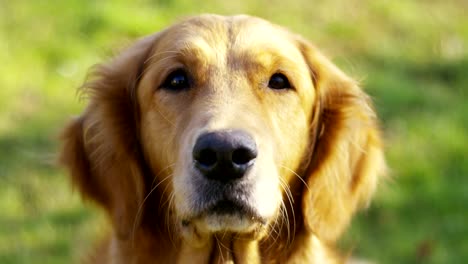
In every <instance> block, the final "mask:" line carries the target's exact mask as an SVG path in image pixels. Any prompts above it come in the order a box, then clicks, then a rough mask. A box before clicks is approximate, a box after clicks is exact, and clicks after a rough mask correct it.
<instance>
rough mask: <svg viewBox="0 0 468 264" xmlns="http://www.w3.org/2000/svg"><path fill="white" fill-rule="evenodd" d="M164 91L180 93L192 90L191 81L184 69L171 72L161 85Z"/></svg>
mask: <svg viewBox="0 0 468 264" xmlns="http://www.w3.org/2000/svg"><path fill="white" fill-rule="evenodd" d="M161 88H162V89H165V90H169V91H174V92H179V91H182V90H186V89H189V88H190V80H189V78H188V75H187V73H186V72H185V71H184V70H182V69H177V70H175V71H173V72H171V73H170V74H169V75H168V76H167V77H166V79H165V80H164V82H163V83H162V85H161Z"/></svg>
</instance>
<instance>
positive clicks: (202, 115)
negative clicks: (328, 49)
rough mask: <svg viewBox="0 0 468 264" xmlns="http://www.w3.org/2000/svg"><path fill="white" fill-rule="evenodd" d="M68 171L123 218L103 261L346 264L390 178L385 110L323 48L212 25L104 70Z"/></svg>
mask: <svg viewBox="0 0 468 264" xmlns="http://www.w3.org/2000/svg"><path fill="white" fill-rule="evenodd" d="M82 92H83V93H84V94H85V95H86V96H87V98H88V99H89V103H88V105H87V107H86V109H85V110H84V112H83V113H82V114H81V115H80V116H79V117H77V118H75V119H74V120H72V121H71V122H70V124H69V125H68V126H67V127H66V128H65V131H64V133H63V142H64V143H63V149H62V153H61V162H62V163H63V164H64V165H65V166H66V167H67V168H68V169H69V171H70V173H71V178H72V182H73V185H74V186H75V187H76V188H77V189H78V190H79V192H80V193H81V194H82V195H83V196H84V198H87V199H89V200H91V201H93V202H95V203H97V204H98V205H99V206H101V207H102V208H103V209H104V210H105V211H106V212H107V214H108V216H109V218H110V220H111V223H112V230H113V232H112V234H110V235H109V237H108V239H106V240H105V241H103V242H102V243H101V245H100V247H98V249H97V250H96V252H95V253H94V254H92V256H90V258H89V260H88V261H89V262H91V263H135V264H136V263H253V264H255V263H341V262H345V261H346V259H345V258H344V257H340V255H339V254H338V253H336V252H335V250H334V249H333V245H334V243H335V242H336V241H337V239H338V238H339V236H340V235H341V234H342V233H343V231H344V230H345V228H346V226H347V225H348V224H349V222H350V219H351V217H352V215H353V214H354V213H355V211H356V210H357V209H359V208H361V207H363V206H365V205H366V204H367V203H368V202H369V200H370V198H371V196H372V194H373V193H374V190H375V189H376V185H377V182H378V180H379V177H380V176H381V175H382V174H383V172H384V170H385V162H384V157H383V151H382V141H381V135H380V132H379V129H378V124H377V119H376V114H375V112H374V110H373V107H372V105H371V102H370V100H369V97H368V96H367V95H366V94H365V93H364V92H363V91H362V90H361V89H360V88H359V86H358V85H357V83H356V82H355V81H353V80H352V79H351V78H349V77H348V76H346V75H345V74H344V73H343V72H342V71H340V70H339V69H338V68H337V67H336V66H334V65H333V64H332V63H331V62H330V61H329V60H328V59H327V58H325V57H324V56H323V55H322V54H321V53H320V52H319V51H318V50H317V48H316V47H314V46H313V45H312V44H310V43H309V42H307V41H306V40H304V39H303V38H302V37H300V36H298V35H296V34H293V33H291V32H289V31H287V30H286V29H284V28H282V27H279V26H276V25H273V24H271V23H269V22H267V21H265V20H262V19H259V18H254V17H250V16H245V15H239V16H229V17H224V16H217V15H202V16H197V17H193V18H189V19H187V20H184V21H182V22H180V23H177V24H175V25H173V26H171V27H169V28H167V29H165V30H163V31H161V32H158V33H155V34H153V35H150V36H147V37H144V38H142V39H140V40H138V41H137V42H136V43H135V44H134V45H133V46H131V47H129V48H128V49H127V50H126V51H124V52H123V53H122V54H120V55H119V56H117V57H116V58H114V59H113V60H112V61H110V62H109V63H105V64H102V65H99V66H97V67H95V68H94V70H93V72H92V74H91V75H90V77H89V78H88V80H87V81H86V82H85V84H84V85H83V88H82Z"/></svg>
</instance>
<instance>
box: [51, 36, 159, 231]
mask: <svg viewBox="0 0 468 264" xmlns="http://www.w3.org/2000/svg"><path fill="white" fill-rule="evenodd" d="M154 39H155V36H150V37H146V38H143V39H141V40H139V41H138V42H137V43H136V44H135V45H133V46H132V47H130V48H129V49H127V50H126V51H125V52H123V53H122V54H121V55H120V56H118V57H117V58H115V59H114V60H113V61H111V62H110V63H108V64H103V65H99V66H97V67H96V68H95V69H94V71H93V72H92V74H91V77H90V78H89V80H88V81H87V82H86V83H85V84H84V85H83V88H82V89H83V90H82V92H83V93H84V94H85V95H86V96H87V97H89V104H88V106H87V108H86V110H85V111H84V113H83V114H82V115H81V116H79V117H78V118H76V119H74V120H72V121H71V122H70V123H69V124H68V126H67V127H66V128H65V130H64V132H63V135H62V139H63V148H62V152H61V156H60V161H61V163H62V164H63V165H65V166H66V167H67V168H68V169H69V171H70V172H71V176H72V182H73V185H74V186H76V187H77V188H78V190H79V191H80V192H81V194H82V195H83V196H84V197H85V198H89V199H91V200H93V201H95V202H97V203H98V204H99V205H101V206H103V207H104V208H105V209H106V211H107V212H108V213H109V215H110V217H111V219H112V220H113V223H114V225H115V229H116V230H117V234H118V235H119V236H120V237H126V236H128V235H129V232H130V231H131V227H132V226H133V221H134V220H135V215H136V214H137V210H138V206H140V205H141V202H142V200H143V196H144V192H145V190H144V178H143V177H144V175H143V170H142V166H143V165H144V161H143V160H142V157H141V153H140V146H139V143H138V142H139V141H138V131H137V130H138V126H137V122H138V107H137V103H136V98H135V97H134V93H135V89H136V86H137V84H138V79H139V77H140V75H141V74H142V72H143V70H144V67H143V65H144V62H145V60H146V57H147V55H148V53H149V52H150V49H151V47H152V44H153V43H154ZM129 227H130V228H129Z"/></svg>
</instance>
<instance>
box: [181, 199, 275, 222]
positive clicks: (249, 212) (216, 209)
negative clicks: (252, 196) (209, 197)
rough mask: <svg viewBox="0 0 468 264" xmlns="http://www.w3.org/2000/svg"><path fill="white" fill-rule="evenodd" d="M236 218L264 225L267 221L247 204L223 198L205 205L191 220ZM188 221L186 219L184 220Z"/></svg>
mask: <svg viewBox="0 0 468 264" xmlns="http://www.w3.org/2000/svg"><path fill="white" fill-rule="evenodd" d="M215 215H216V216H238V217H242V218H248V219H249V220H250V221H252V222H257V223H260V224H265V223H266V222H267V219H265V218H264V217H262V216H261V215H259V214H258V212H257V211H256V210H255V209H254V208H253V207H252V206H250V205H249V204H248V203H247V202H244V201H241V200H236V199H230V198H226V197H224V198H223V199H219V200H217V201H211V202H210V203H209V204H206V205H205V206H204V207H203V209H202V210H199V212H198V213H196V214H195V215H194V216H192V217H189V218H190V219H191V220H195V219H203V218H205V217H209V216H215ZM186 220H187V221H189V220H188V219H186Z"/></svg>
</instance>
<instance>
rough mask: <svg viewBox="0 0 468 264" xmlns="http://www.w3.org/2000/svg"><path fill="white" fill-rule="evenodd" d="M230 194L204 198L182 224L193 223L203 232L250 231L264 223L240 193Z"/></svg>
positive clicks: (262, 218) (264, 220)
mask: <svg viewBox="0 0 468 264" xmlns="http://www.w3.org/2000/svg"><path fill="white" fill-rule="evenodd" d="M231 194H232V195H223V196H221V197H220V198H218V199H213V197H211V198H212V199H209V200H205V201H204V202H203V203H202V204H201V205H200V207H199V210H197V213H196V214H195V215H194V216H193V217H190V218H186V219H184V220H183V221H182V225H195V226H196V227H197V228H198V229H199V230H200V231H202V232H204V233H218V232H235V233H251V232H253V231H256V230H258V229H259V228H261V227H263V226H265V225H266V223H267V219H265V218H264V217H262V216H261V215H260V214H259V213H258V212H257V210H256V209H255V208H254V207H253V206H252V205H251V204H250V203H249V201H248V200H245V199H242V198H241V197H242V196H241V195H235V193H231ZM232 196H233V197H232Z"/></svg>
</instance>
